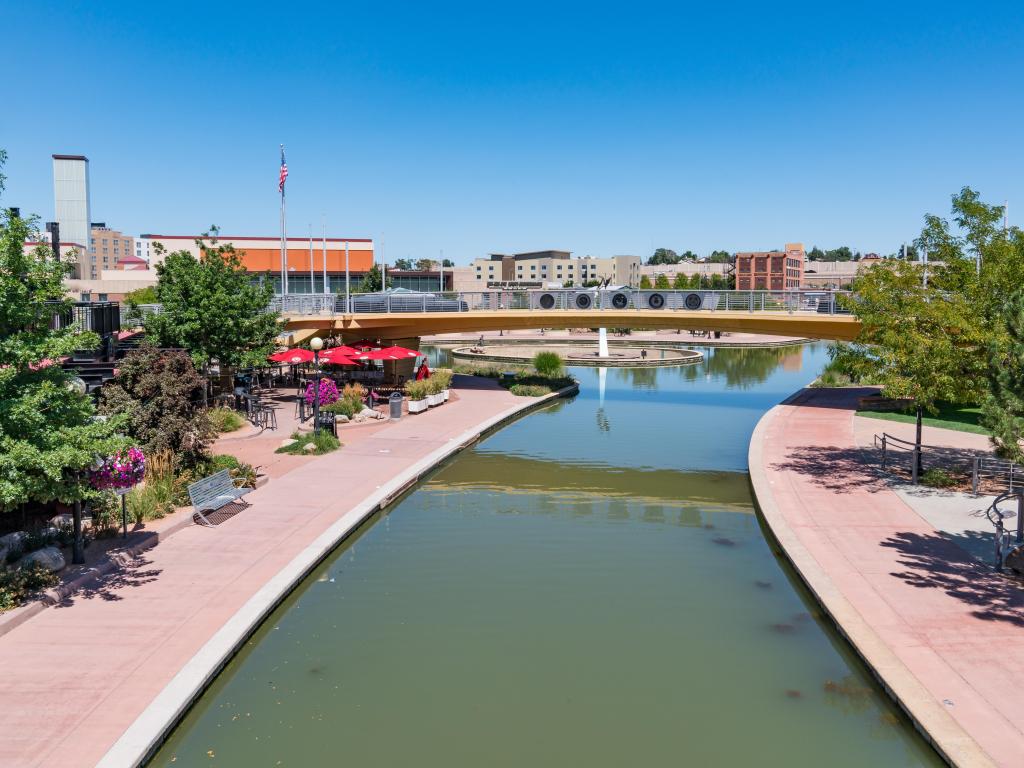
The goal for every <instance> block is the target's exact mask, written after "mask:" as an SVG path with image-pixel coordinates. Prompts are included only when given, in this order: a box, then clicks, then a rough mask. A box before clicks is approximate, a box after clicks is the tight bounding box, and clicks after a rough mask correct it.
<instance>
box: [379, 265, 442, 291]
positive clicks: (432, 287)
mask: <svg viewBox="0 0 1024 768" xmlns="http://www.w3.org/2000/svg"><path fill="white" fill-rule="evenodd" d="M441 274H442V273H441V272H440V271H439V270H436V269H392V268H391V267H388V284H389V285H390V286H391V287H392V288H405V289H406V290H410V291H434V292H437V291H441V290H444V291H453V290H455V288H454V283H455V277H454V275H453V274H452V270H451V269H450V268H447V267H446V268H445V269H444V288H442V287H441Z"/></svg>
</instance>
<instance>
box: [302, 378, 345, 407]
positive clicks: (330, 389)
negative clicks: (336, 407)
mask: <svg viewBox="0 0 1024 768" xmlns="http://www.w3.org/2000/svg"><path fill="white" fill-rule="evenodd" d="M317 389H318V393H319V396H320V405H330V404H331V403H336V402H338V385H337V384H335V383H334V382H333V381H331V380H330V379H320V386H319V387H318V388H317ZM314 397H315V396H314V394H313V382H312V381H311V382H309V384H307V385H306V405H313V399H314Z"/></svg>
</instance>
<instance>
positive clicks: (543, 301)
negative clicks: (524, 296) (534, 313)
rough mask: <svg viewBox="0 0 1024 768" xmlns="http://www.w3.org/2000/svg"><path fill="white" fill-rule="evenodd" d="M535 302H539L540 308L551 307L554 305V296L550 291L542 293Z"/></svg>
mask: <svg viewBox="0 0 1024 768" xmlns="http://www.w3.org/2000/svg"><path fill="white" fill-rule="evenodd" d="M537 303H538V304H540V308H541V309H553V308H554V306H555V297H554V296H552V295H551V294H550V293H542V294H541V295H540V301H538V302H537Z"/></svg>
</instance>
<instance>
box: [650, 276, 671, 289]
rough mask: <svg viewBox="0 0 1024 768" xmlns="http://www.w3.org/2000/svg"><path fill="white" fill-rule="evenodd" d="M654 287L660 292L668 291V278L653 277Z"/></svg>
mask: <svg viewBox="0 0 1024 768" xmlns="http://www.w3.org/2000/svg"><path fill="white" fill-rule="evenodd" d="M654 287H655V288H658V289H660V290H666V289H668V288H669V287H670V286H669V282H668V276H667V275H665V274H659V275H658V276H657V277H655V278H654Z"/></svg>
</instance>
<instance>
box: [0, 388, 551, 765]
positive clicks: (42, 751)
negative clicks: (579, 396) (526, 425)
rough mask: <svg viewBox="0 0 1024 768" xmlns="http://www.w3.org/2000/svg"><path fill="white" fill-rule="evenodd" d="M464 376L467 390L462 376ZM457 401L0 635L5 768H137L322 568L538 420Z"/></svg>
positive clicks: (496, 396) (517, 400)
mask: <svg viewBox="0 0 1024 768" xmlns="http://www.w3.org/2000/svg"><path fill="white" fill-rule="evenodd" d="M460 378H462V377H460ZM456 386H457V387H458V393H459V402H457V403H456V402H451V403H448V404H446V405H444V406H442V407H440V408H438V409H437V410H436V411H430V412H428V413H426V414H421V415H418V416H414V417H409V418H403V419H402V420H401V421H399V422H393V423H391V424H389V425H387V426H385V427H384V428H382V429H379V430H373V431H369V430H367V431H362V432H361V433H358V434H357V433H354V432H347V433H346V434H345V435H344V438H343V439H344V440H345V446H344V447H343V448H342V449H341V450H339V451H336V452H334V453H330V454H327V455H325V456H322V457H319V458H317V459H315V460H313V461H310V462H308V463H306V464H304V465H303V466H300V467H296V468H294V469H292V470H291V471H289V472H288V473H287V474H286V475H284V476H283V477H279V478H277V479H275V480H273V481H272V482H271V483H269V484H268V485H266V486H264V487H262V488H258V489H256V490H255V491H253V492H252V493H251V494H249V495H248V496H247V497H246V499H247V500H248V501H249V502H251V506H249V507H247V508H245V509H244V510H242V511H241V512H239V513H238V514H236V515H234V516H232V517H230V518H229V519H227V520H225V521H224V522H222V523H220V524H219V525H218V526H217V527H216V528H212V529H211V528H204V527H199V526H194V525H193V526H189V527H187V528H185V529H183V530H181V531H180V532H178V533H177V534H176V535H175V536H174V537H172V538H170V539H168V540H167V541H166V542H163V543H161V544H160V545H159V546H158V547H156V548H155V549H152V550H149V551H147V552H145V553H143V554H142V555H140V556H139V557H137V558H136V559H135V560H134V562H133V563H132V564H131V565H130V566H129V567H127V568H124V569H123V570H121V571H119V572H117V573H115V574H113V575H112V576H110V577H108V578H106V579H104V580H102V581H100V582H98V583H95V584H93V585H92V586H91V587H88V588H86V589H84V590H82V591H80V592H78V593H76V594H74V595H72V596H70V597H69V598H68V599H67V600H66V601H65V602H64V603H63V604H61V605H58V606H55V607H53V608H48V609H46V610H44V611H43V612H42V613H40V614H38V615H36V616H33V617H32V618H31V619H30V620H28V621H26V622H25V623H24V624H22V625H20V626H18V627H16V628H14V629H13V630H11V631H10V632H8V633H7V634H6V635H4V636H3V637H0V668H2V669H3V675H2V677H0V765H2V766H4V768H21V767H22V766H61V768H75V767H76V766H93V765H97V764H100V765H107V766H112V767H114V766H116V768H124V767H125V766H131V765H135V764H136V763H137V762H138V760H139V759H141V758H142V757H144V756H145V755H146V754H147V752H148V751H149V749H150V748H151V747H152V746H153V744H154V741H156V740H158V739H159V738H160V737H161V735H162V733H163V731H164V729H165V727H166V725H167V723H168V722H172V721H174V720H175V719H176V718H177V716H178V715H180V714H181V713H182V712H183V711H184V710H185V709H186V708H187V706H188V704H189V703H190V702H191V701H192V699H193V698H194V697H195V696H196V695H197V694H198V693H199V692H200V691H201V690H202V688H203V686H204V684H205V682H206V681H207V680H208V679H209V678H210V676H211V675H212V674H213V673H214V672H216V671H217V670H218V669H219V668H220V666H222V665H223V664H224V663H225V662H226V661H227V659H228V658H230V656H231V654H232V652H233V650H234V648H235V647H236V645H237V643H238V641H239V639H240V638H244V637H246V636H247V635H248V633H249V632H251V631H252V630H253V629H255V627H256V626H257V625H258V624H259V622H260V620H261V619H262V618H263V617H264V616H265V615H266V613H267V612H269V611H270V610H271V609H272V608H273V607H274V606H275V605H276V604H277V603H278V602H279V601H280V600H281V599H282V598H283V597H284V596H285V595H286V594H287V592H288V591H289V589H290V587H291V586H292V584H294V583H295V582H296V581H297V580H299V579H301V578H302V576H303V575H304V574H305V573H307V572H308V571H309V569H310V568H312V567H313V566H314V565H315V564H316V563H317V562H319V560H320V559H322V558H323V557H324V556H326V555H327V554H328V553H329V552H330V551H331V549H332V548H333V547H334V546H335V544H336V543H337V541H339V540H340V539H342V538H343V537H344V536H345V535H347V534H348V533H349V532H351V531H352V530H354V529H355V528H357V527H358V526H359V525H360V523H362V521H363V520H365V519H366V518H367V517H368V516H369V515H371V514H373V513H374V511H376V510H377V509H378V508H379V507H380V506H382V505H384V504H387V503H388V501H389V500H391V499H393V498H395V497H396V496H397V495H398V494H400V493H401V492H402V491H403V490H404V489H405V488H407V487H409V486H410V485H411V484H412V483H414V482H415V481H416V479H417V478H419V477H420V476H421V475H422V474H423V473H425V472H428V471H429V470H430V469H431V468H433V467H434V466H435V465H436V464H437V463H438V462H440V461H442V460H443V459H444V458H445V457H447V456H449V455H451V454H453V453H455V452H457V451H458V450H459V449H460V448H462V447H464V446H466V445H468V444H469V443H471V442H472V441H473V440H474V439H475V438H476V437H477V436H479V435H480V434H481V433H482V432H484V431H486V430H487V429H489V428H491V427H494V426H497V425H499V424H501V423H502V422H504V421H505V420H507V419H510V418H513V417H515V416H517V415H518V414H520V413H521V412H522V411H524V410H526V409H528V408H532V407H534V406H536V405H537V404H538V403H539V402H541V400H542V399H540V398H522V397H515V396H513V395H511V394H510V393H508V392H507V391H505V390H503V389H500V388H498V387H497V385H494V384H493V383H491V382H488V381H483V380H479V379H474V378H472V377H468V378H466V379H464V380H463V382H462V385H461V386H459V385H456Z"/></svg>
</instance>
